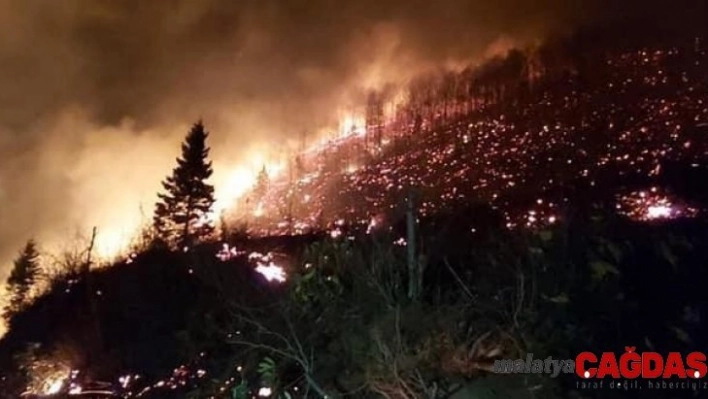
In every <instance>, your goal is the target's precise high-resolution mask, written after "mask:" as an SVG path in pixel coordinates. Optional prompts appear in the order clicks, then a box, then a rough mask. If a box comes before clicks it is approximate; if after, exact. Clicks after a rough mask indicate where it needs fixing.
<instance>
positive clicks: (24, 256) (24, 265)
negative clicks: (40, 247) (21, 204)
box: [3, 240, 40, 320]
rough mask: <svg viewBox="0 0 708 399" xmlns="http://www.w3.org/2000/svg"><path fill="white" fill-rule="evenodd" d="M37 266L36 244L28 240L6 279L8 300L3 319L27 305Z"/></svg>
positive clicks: (36, 274)
mask: <svg viewBox="0 0 708 399" xmlns="http://www.w3.org/2000/svg"><path fill="white" fill-rule="evenodd" d="M39 267H40V266H39V252H38V251H37V244H36V243H35V242H34V240H29V241H27V244H26V245H25V247H24V249H22V251H21V252H20V255H19V256H18V257H17V259H16V260H15V262H14V267H13V269H12V272H10V277H9V278H8V279H7V291H8V293H9V294H10V300H9V304H8V305H7V306H6V307H5V309H4V313H3V317H4V318H5V320H9V319H10V318H11V317H12V316H13V315H14V314H16V313H18V312H21V311H22V310H23V309H24V307H25V306H26V305H27V302H28V300H29V295H30V291H31V290H32V287H33V286H34V284H35V282H36V279H37V276H38V274H39Z"/></svg>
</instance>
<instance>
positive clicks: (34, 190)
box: [0, 0, 645, 278]
mask: <svg viewBox="0 0 708 399" xmlns="http://www.w3.org/2000/svg"><path fill="white" fill-rule="evenodd" d="M607 3H608V4H609V3H616V2H607ZM644 6H645V3H642V7H644ZM605 14H607V4H604V2H603V1H599V0H598V1H567V0H540V1H539V0H536V1H531V0H509V1H504V2H498V1H493V0H469V1H465V0H441V1H435V2H431V1H423V0H405V1H404V0H359V1H351V2H349V1H346V2H345V1H341V0H281V1H264V0H244V1H238V2H237V1H230V0H205V1H190V0H173V1H167V0H165V1H149V2H148V1H143V0H123V1H114V0H64V1H61V2H49V3H48V2H46V1H41V0H25V1H14V0H0V88H1V89H0V261H2V266H0V277H2V278H4V277H5V275H6V274H5V273H6V272H7V270H8V266H9V260H10V258H11V257H12V256H14V254H15V251H16V249H17V248H19V247H20V246H21V245H22V243H23V242H24V241H25V240H27V239H28V238H30V237H36V238H37V239H38V240H39V241H40V243H44V244H45V246H53V245H56V244H57V243H58V242H60V241H61V240H62V239H63V238H65V237H66V236H67V235H68V234H73V232H76V231H82V232H84V233H85V234H87V233H88V232H89V231H90V228H91V226H98V228H99V239H100V238H101V237H103V238H106V237H109V238H110V236H111V235H113V236H115V237H118V236H120V235H121V234H129V232H130V230H131V229H132V228H134V227H135V226H136V225H138V224H139V223H140V222H141V220H142V219H141V218H142V216H141V213H140V211H139V209H140V206H141V205H142V207H143V209H144V211H145V213H146V214H147V216H149V213H150V211H151V210H152V206H153V202H154V200H155V193H156V192H157V191H158V190H159V188H160V185H159V182H160V180H161V179H162V178H163V177H164V176H165V175H166V174H168V173H169V172H170V170H171V168H172V167H173V162H174V157H175V156H177V155H178V153H179V143H180V141H181V140H182V138H183V137H184V135H185V134H186V132H187V129H188V128H189V125H190V124H191V123H193V122H195V121H196V120H197V119H199V118H203V119H204V121H205V123H206V126H207V128H208V130H210V131H211V133H212V134H211V136H210V142H209V144H210V146H211V147H212V156H213V159H214V168H215V171H216V174H215V182H216V183H217V191H219V190H220V189H223V187H219V184H220V182H227V181H229V179H232V180H233V179H234V178H235V177H234V176H236V177H238V176H242V174H232V173H231V172H230V171H232V170H234V169H233V168H236V167H237V166H241V168H242V169H239V170H241V172H243V170H244V169H243V168H244V166H243V165H244V162H246V166H245V168H246V169H248V168H251V167H253V168H257V167H258V166H259V165H257V163H258V162H262V161H263V159H264V158H263V157H265V156H267V155H266V154H265V153H262V154H261V155H260V158H257V157H255V158H254V154H255V153H256V151H257V149H258V148H263V147H264V146H267V145H268V143H283V142H287V140H291V139H294V138H296V137H299V136H300V134H302V132H315V131H317V130H318V129H320V128H322V127H323V126H329V125H332V124H334V123H335V121H336V117H337V111H338V107H340V106H346V105H347V104H348V103H349V102H351V101H354V100H355V99H356V95H357V93H360V89H362V88H367V87H377V86H380V85H383V84H384V83H386V82H390V81H401V80H405V79H408V78H411V77H412V76H414V75H415V74H417V73H420V72H421V71H424V70H428V69H430V68H436V67H440V66H446V65H459V64H461V63H467V62H471V61H475V60H479V59H480V57H483V56H484V55H485V54H487V53H488V52H489V51H490V50H491V51H494V50H495V49H496V50H498V49H499V48H500V47H510V46H515V45H523V44H525V43H530V42H533V41H536V40H540V39H542V38H543V37H544V36H546V35H548V34H552V33H556V32H562V31H565V30H567V29H570V28H572V27H573V26H576V25H577V24H579V23H583V22H587V21H590V20H592V19H594V18H598V17H600V16H603V15H605ZM490 46H491V47H490ZM270 148H276V149H277V148H278V147H273V146H271V147H270ZM248 162H250V163H251V164H248ZM231 184H239V182H238V181H231ZM241 184H244V183H243V182H241ZM122 229H125V230H126V231H123V230H122ZM115 237H114V238H115ZM106 241H111V240H106Z"/></svg>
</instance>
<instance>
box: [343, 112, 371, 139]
mask: <svg viewBox="0 0 708 399" xmlns="http://www.w3.org/2000/svg"><path fill="white" fill-rule="evenodd" d="M364 133H366V118H365V117H364V116H363V115H361V114H356V113H346V114H344V116H343V117H342V118H341V119H340V121H339V136H340V137H348V136H361V135H362V134H364Z"/></svg>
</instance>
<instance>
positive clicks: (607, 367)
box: [575, 346, 708, 379]
mask: <svg viewBox="0 0 708 399" xmlns="http://www.w3.org/2000/svg"><path fill="white" fill-rule="evenodd" d="M635 349H636V348H635V347H634V346H626V347H625V348H624V350H625V352H624V353H623V354H622V355H620V356H619V358H618V357H617V356H616V355H615V353H613V352H604V353H602V354H601V355H600V356H599V357H598V356H597V355H595V354H594V353H592V352H583V353H581V354H579V355H578V356H577V357H576V358H575V373H576V374H577V375H578V376H579V377H580V378H597V379H602V378H605V377H612V378H617V379H619V378H626V379H635V378H645V379H655V378H682V379H683V378H694V379H697V378H703V377H705V376H706V373H707V372H708V367H706V355H705V354H704V353H702V352H691V353H689V354H688V355H686V356H685V357H684V356H683V355H682V354H681V353H679V352H669V353H668V354H667V355H666V356H663V355H661V354H659V353H657V352H642V353H641V354H640V353H637V352H635Z"/></svg>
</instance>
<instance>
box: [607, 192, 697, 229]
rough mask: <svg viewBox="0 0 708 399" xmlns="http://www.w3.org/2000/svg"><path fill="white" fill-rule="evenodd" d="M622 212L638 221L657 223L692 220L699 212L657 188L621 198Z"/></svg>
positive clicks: (620, 207)
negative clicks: (683, 219)
mask: <svg viewBox="0 0 708 399" xmlns="http://www.w3.org/2000/svg"><path fill="white" fill-rule="evenodd" d="M617 208H618V209H619V210H620V212H622V213H624V214H625V215H627V216H629V217H630V218H632V219H634V220H637V221H647V222H648V221H655V220H665V219H677V218H692V217H695V216H696V215H697V214H698V210H697V209H695V208H692V207H690V206H688V205H686V204H683V203H682V202H681V201H680V200H678V199H676V198H673V197H671V196H669V195H667V194H663V193H662V192H661V190H659V189H658V188H657V187H652V188H650V189H649V190H642V191H636V192H633V193H630V194H628V195H625V196H621V197H620V201H619V203H618V204H617Z"/></svg>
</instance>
